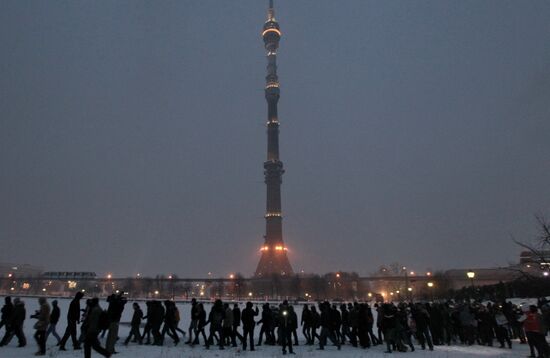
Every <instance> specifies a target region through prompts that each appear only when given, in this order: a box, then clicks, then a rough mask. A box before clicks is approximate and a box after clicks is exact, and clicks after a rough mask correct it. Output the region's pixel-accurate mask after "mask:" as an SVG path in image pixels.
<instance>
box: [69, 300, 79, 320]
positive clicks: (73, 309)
mask: <svg viewBox="0 0 550 358" xmlns="http://www.w3.org/2000/svg"><path fill="white" fill-rule="evenodd" d="M79 320H80V300H79V299H77V298H73V300H72V301H71V304H70V305H69V310H68V311H67V321H69V322H71V321H79Z"/></svg>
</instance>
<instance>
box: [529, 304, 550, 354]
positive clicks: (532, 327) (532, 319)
mask: <svg viewBox="0 0 550 358" xmlns="http://www.w3.org/2000/svg"><path fill="white" fill-rule="evenodd" d="M523 329H524V330H525V334H526V336H527V342H528V343H529V347H530V348H531V357H534V356H535V355H534V353H535V352H534V350H533V347H534V348H535V349H536V350H537V357H539V358H543V357H544V358H547V357H549V356H550V347H548V343H546V338H545V335H544V332H545V330H544V327H543V325H542V316H541V315H540V314H539V313H538V309H537V306H533V305H531V306H529V312H527V313H526V315H525V320H524V321H523Z"/></svg>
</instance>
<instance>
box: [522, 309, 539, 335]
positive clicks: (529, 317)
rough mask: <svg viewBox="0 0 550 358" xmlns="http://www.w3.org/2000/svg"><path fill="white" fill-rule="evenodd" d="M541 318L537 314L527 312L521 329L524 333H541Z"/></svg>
mask: <svg viewBox="0 0 550 358" xmlns="http://www.w3.org/2000/svg"><path fill="white" fill-rule="evenodd" d="M541 322H542V317H541V315H540V314H538V313H536V312H535V313H533V312H529V313H527V314H526V315H525V321H523V329H524V330H525V332H538V333H542V324H541Z"/></svg>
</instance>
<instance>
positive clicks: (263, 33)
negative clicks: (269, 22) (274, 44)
mask: <svg viewBox="0 0 550 358" xmlns="http://www.w3.org/2000/svg"><path fill="white" fill-rule="evenodd" d="M270 32H275V33H276V34H277V35H279V36H281V35H282V34H281V31H280V30H277V29H275V28H271V29H266V30H264V31H263V32H262V37H263V36H265V35H266V34H268V33H270Z"/></svg>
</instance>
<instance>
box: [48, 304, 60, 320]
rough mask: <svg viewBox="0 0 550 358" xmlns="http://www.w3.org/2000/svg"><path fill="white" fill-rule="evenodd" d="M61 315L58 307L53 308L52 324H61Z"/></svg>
mask: <svg viewBox="0 0 550 358" xmlns="http://www.w3.org/2000/svg"><path fill="white" fill-rule="evenodd" d="M60 315H61V313H60V311H59V307H58V306H53V308H52V314H50V324H57V322H59V316H60Z"/></svg>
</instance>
